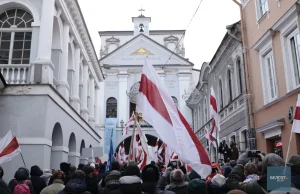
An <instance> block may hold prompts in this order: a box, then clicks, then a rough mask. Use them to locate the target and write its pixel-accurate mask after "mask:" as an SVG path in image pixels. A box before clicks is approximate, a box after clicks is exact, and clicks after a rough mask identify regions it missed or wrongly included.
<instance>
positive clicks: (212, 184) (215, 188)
mask: <svg viewBox="0 0 300 194" xmlns="http://www.w3.org/2000/svg"><path fill="white" fill-rule="evenodd" d="M225 183H226V178H225V177H224V176H223V175H221V174H216V175H215V176H214V177H213V178H212V179H211V181H209V182H208V183H207V187H208V189H207V190H208V193H210V194H214V193H218V194H225V193H226V192H227V187H226V185H225Z"/></svg>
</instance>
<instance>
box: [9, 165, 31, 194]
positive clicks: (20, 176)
mask: <svg viewBox="0 0 300 194" xmlns="http://www.w3.org/2000/svg"><path fill="white" fill-rule="evenodd" d="M25 180H28V181H27V183H26V184H27V185H28V187H29V189H30V194H34V189H33V186H32V183H31V181H30V180H29V171H28V169H27V168H23V167H21V168H19V169H18V170H17V172H16V173H15V178H14V179H12V180H11V181H10V182H9V184H8V187H9V188H10V190H11V191H12V192H13V191H14V189H15V186H16V185H17V184H23V183H24V181H25ZM16 182H17V183H16Z"/></svg>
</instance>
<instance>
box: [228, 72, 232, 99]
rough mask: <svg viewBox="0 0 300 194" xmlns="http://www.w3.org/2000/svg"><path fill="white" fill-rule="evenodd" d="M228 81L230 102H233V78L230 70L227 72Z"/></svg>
mask: <svg viewBox="0 0 300 194" xmlns="http://www.w3.org/2000/svg"><path fill="white" fill-rule="evenodd" d="M227 81H228V94H229V98H228V102H231V101H232V99H233V97H232V76H231V71H230V69H228V71H227Z"/></svg>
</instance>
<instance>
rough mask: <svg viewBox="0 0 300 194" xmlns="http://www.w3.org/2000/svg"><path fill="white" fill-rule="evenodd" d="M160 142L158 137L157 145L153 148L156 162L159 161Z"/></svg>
mask: <svg viewBox="0 0 300 194" xmlns="http://www.w3.org/2000/svg"><path fill="white" fill-rule="evenodd" d="M158 143H159V138H157V140H156V143H155V146H154V148H153V152H154V154H153V161H154V162H155V163H157V162H158Z"/></svg>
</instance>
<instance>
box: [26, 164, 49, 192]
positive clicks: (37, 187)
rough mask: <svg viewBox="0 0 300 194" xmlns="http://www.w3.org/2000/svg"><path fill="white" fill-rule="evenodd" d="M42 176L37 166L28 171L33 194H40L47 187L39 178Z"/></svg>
mask: <svg viewBox="0 0 300 194" xmlns="http://www.w3.org/2000/svg"><path fill="white" fill-rule="evenodd" d="M42 175H43V171H42V170H41V169H40V167H39V166H37V165H34V166H32V167H31V169H30V176H31V178H30V179H31V182H32V185H33V189H34V193H35V194H40V193H41V191H42V190H43V189H44V188H45V187H46V186H47V185H46V182H45V180H44V179H43V178H41V176H42Z"/></svg>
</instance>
